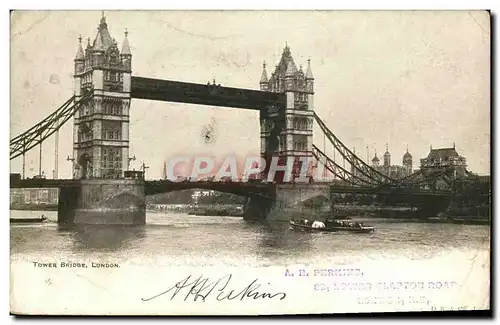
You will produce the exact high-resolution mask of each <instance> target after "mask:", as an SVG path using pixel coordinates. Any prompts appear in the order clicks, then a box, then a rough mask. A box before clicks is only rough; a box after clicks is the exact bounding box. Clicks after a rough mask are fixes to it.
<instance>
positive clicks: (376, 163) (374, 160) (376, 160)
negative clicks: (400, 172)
mask: <svg viewBox="0 0 500 325" xmlns="http://www.w3.org/2000/svg"><path fill="white" fill-rule="evenodd" d="M379 163H380V159H379V158H378V157H377V150H375V156H374V157H373V159H372V165H373V167H378V165H379Z"/></svg>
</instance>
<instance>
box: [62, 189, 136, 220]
mask: <svg viewBox="0 0 500 325" xmlns="http://www.w3.org/2000/svg"><path fill="white" fill-rule="evenodd" d="M80 182H81V186H80V187H68V188H61V190H60V191H59V207H58V223H59V224H119V225H144V224H145V223H146V203H145V196H144V180H142V179H89V180H81V181H80Z"/></svg>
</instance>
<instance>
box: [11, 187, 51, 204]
mask: <svg viewBox="0 0 500 325" xmlns="http://www.w3.org/2000/svg"><path fill="white" fill-rule="evenodd" d="M58 201H59V189H57V188H22V189H11V190H10V203H11V204H57V203H58Z"/></svg>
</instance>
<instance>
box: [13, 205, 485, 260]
mask: <svg viewBox="0 0 500 325" xmlns="http://www.w3.org/2000/svg"><path fill="white" fill-rule="evenodd" d="M42 213H43V214H45V215H46V216H48V217H49V219H50V220H51V222H49V223H43V224H11V226H10V228H11V232H10V234H11V239H10V241H11V256H12V257H13V258H16V257H22V258H23V259H25V258H28V259H34V260H40V259H42V260H43V259H44V258H47V257H49V256H50V257H51V258H58V259H68V260H81V259H86V260H87V259H99V260H112V261H114V262H121V263H131V264H138V265H139V264H140V265H149V264H151V265H153V264H154V265H186V266H201V265H217V264H221V263H222V264H226V265H232V266H267V265H273V264H292V263H300V264H309V263H337V264H339V263H340V264H350V263H359V262H364V261H369V260H384V259H389V260H390V259H418V260H425V259H430V258H433V257H436V256H439V257H443V256H446V255H447V254H454V256H461V255H460V254H461V253H463V254H462V255H463V256H464V259H465V258H466V257H465V256H470V254H471V253H474V252H477V251H486V250H489V246H490V228H489V226H480V225H455V224H426V223H391V222H388V221H386V220H381V219H379V220H376V219H374V220H370V221H364V222H365V223H369V224H372V225H374V226H375V227H376V232H375V233H373V234H354V233H335V234H333V233H302V232H296V231H292V230H290V229H289V227H288V225H287V223H256V222H253V223H252V222H247V221H244V220H243V219H242V218H232V217H210V216H192V215H187V214H179V213H153V212H148V213H147V224H146V225H145V226H136V227H123V226H80V227H73V228H62V227H60V226H58V224H57V223H56V221H57V212H46V211H44V212H35V211H32V212H29V211H11V217H16V218H21V217H36V216H40V215H41V214H42ZM457 262H460V261H457ZM463 262H464V263H467V261H466V260H464V261H463Z"/></svg>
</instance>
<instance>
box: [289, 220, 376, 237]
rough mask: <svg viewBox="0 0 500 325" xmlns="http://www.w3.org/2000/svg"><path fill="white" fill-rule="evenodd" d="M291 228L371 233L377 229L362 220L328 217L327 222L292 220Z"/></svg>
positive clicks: (313, 230)
mask: <svg viewBox="0 0 500 325" xmlns="http://www.w3.org/2000/svg"><path fill="white" fill-rule="evenodd" d="M290 229H292V230H299V231H311V232H339V231H347V232H355V233H370V232H374V231H375V227H373V226H369V225H364V224H362V223H361V222H356V221H353V220H352V219H350V218H346V219H328V220H326V221H325V222H322V221H317V220H314V221H313V220H307V219H305V220H290Z"/></svg>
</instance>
